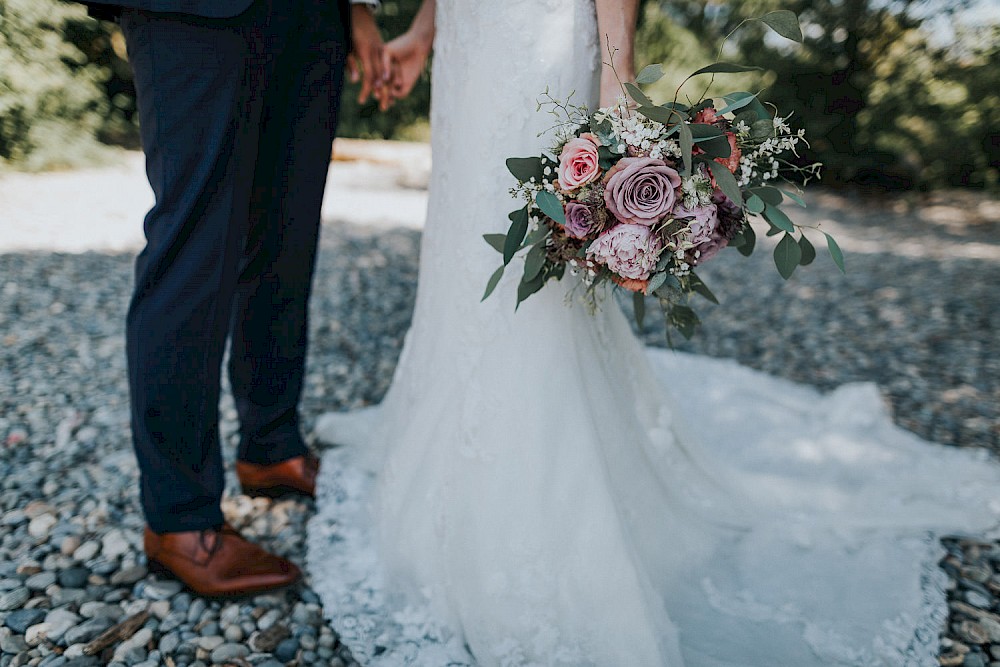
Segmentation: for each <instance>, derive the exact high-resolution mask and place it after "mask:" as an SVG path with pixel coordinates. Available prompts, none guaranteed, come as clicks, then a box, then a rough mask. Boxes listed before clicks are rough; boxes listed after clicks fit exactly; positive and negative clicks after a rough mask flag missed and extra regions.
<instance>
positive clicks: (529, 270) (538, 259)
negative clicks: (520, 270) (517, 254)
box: [524, 245, 547, 280]
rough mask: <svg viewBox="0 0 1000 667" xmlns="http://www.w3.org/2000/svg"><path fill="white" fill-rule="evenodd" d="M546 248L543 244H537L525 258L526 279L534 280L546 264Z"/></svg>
mask: <svg viewBox="0 0 1000 667" xmlns="http://www.w3.org/2000/svg"><path fill="white" fill-rule="evenodd" d="M546 254H547V253H546V250H545V246H543V245H536V246H535V247H534V248H532V249H531V250H530V251H529V252H528V256H527V257H525V259H524V280H532V279H534V278H535V277H536V276H538V274H539V273H541V271H542V267H544V266H545V258H546Z"/></svg>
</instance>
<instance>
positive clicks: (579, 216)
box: [563, 201, 597, 239]
mask: <svg viewBox="0 0 1000 667" xmlns="http://www.w3.org/2000/svg"><path fill="white" fill-rule="evenodd" d="M563 228H564V229H565V230H566V234H568V235H569V236H572V237H573V238H577V239H582V238H586V237H587V235H588V234H590V233H592V232H593V231H594V230H595V229H596V228H597V220H596V219H595V216H594V212H593V211H592V210H591V209H590V207H589V206H587V205H585V204H580V203H579V202H575V201H571V202H569V203H568V204H566V225H565V226H564V227H563Z"/></svg>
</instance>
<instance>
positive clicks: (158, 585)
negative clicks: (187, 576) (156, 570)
mask: <svg viewBox="0 0 1000 667" xmlns="http://www.w3.org/2000/svg"><path fill="white" fill-rule="evenodd" d="M183 588H184V585H183V584H182V583H181V582H179V581H174V580H173V579H164V580H162V581H147V582H146V585H145V586H144V587H143V589H142V596H143V597H145V598H148V599H150V600H168V599H170V598H172V597H173V596H175V595H177V594H178V593H180V592H181V590H182V589H183Z"/></svg>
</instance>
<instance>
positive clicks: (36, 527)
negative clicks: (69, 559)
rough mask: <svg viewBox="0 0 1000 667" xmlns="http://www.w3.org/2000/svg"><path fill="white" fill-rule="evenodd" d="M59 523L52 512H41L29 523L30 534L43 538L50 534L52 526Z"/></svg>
mask: <svg viewBox="0 0 1000 667" xmlns="http://www.w3.org/2000/svg"><path fill="white" fill-rule="evenodd" d="M57 523H59V521H58V519H56V518H55V517H54V516H52V515H51V514H41V515H39V516H36V517H35V518H34V519H32V520H31V522H30V523H28V534H29V535H31V536H32V537H34V538H35V539H43V538H46V537H48V536H49V531H50V530H52V527H53V526H55V525H56V524H57Z"/></svg>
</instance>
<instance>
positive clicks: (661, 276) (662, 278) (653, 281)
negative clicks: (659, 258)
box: [646, 269, 670, 294]
mask: <svg viewBox="0 0 1000 667" xmlns="http://www.w3.org/2000/svg"><path fill="white" fill-rule="evenodd" d="M669 275H670V274H669V273H667V272H666V271H664V270H662V269H661V270H660V272H659V273H655V274H653V277H652V278H650V279H649V285H648V286H647V287H646V293H647V294H653V293H655V292H656V290H658V289H660V288H661V287H663V283H665V282H667V276H669Z"/></svg>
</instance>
